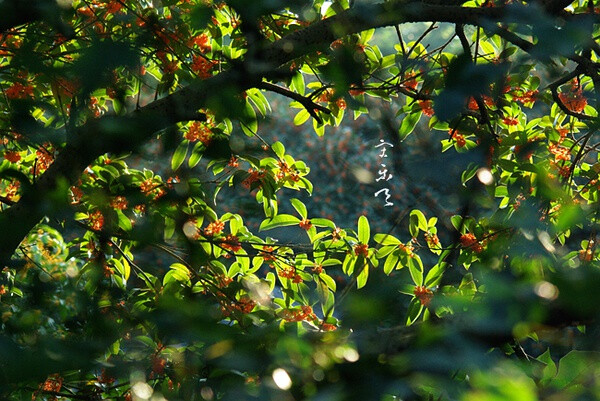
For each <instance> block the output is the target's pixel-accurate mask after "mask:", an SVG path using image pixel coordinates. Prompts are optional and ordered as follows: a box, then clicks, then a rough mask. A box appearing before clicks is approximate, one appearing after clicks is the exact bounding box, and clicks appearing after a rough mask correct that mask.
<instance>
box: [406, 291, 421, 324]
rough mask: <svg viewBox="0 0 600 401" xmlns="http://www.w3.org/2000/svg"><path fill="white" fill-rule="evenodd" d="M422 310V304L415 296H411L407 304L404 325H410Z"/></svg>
mask: <svg viewBox="0 0 600 401" xmlns="http://www.w3.org/2000/svg"><path fill="white" fill-rule="evenodd" d="M422 311H423V305H421V301H419V300H418V299H417V298H413V299H412V300H411V301H410V304H409V305H408V312H407V316H406V325H407V326H410V325H411V324H413V323H414V322H415V321H416V320H417V319H418V318H419V316H420V315H421V312H422Z"/></svg>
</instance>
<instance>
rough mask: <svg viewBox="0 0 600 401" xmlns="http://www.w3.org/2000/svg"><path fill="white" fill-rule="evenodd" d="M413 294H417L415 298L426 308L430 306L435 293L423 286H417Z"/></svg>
mask: <svg viewBox="0 0 600 401" xmlns="http://www.w3.org/2000/svg"><path fill="white" fill-rule="evenodd" d="M413 294H415V297H416V298H417V299H418V300H419V302H421V305H423V306H425V307H427V306H429V304H430V303H431V300H432V299H433V291H431V290H430V289H429V288H427V287H424V286H421V285H417V286H416V287H415V290H414V291H413Z"/></svg>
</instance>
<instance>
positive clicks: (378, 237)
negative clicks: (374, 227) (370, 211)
mask: <svg viewBox="0 0 600 401" xmlns="http://www.w3.org/2000/svg"><path fill="white" fill-rule="evenodd" d="M373 239H374V240H375V242H377V243H378V244H381V245H398V244H399V243H400V240H399V239H398V238H396V237H394V236H393V235H390V234H381V233H377V234H375V236H374V237H373Z"/></svg>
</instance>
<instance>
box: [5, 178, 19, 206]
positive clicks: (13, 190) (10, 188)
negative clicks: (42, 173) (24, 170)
mask: <svg viewBox="0 0 600 401" xmlns="http://www.w3.org/2000/svg"><path fill="white" fill-rule="evenodd" d="M20 186H21V182H20V181H16V180H15V181H13V182H11V183H10V184H8V185H7V186H6V198H7V199H8V200H12V201H14V200H16V199H15V197H16V196H17V192H18V191H19V187H20Z"/></svg>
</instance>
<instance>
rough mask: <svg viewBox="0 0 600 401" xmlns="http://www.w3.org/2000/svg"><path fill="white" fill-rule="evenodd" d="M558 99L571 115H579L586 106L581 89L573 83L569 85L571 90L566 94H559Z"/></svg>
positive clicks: (585, 99)
mask: <svg viewBox="0 0 600 401" xmlns="http://www.w3.org/2000/svg"><path fill="white" fill-rule="evenodd" d="M558 98H559V99H560V101H561V102H562V103H563V104H564V105H565V107H566V108H567V109H569V110H570V111H572V112H573V113H581V112H582V111H583V109H585V106H587V98H586V97H585V96H583V92H582V90H581V87H580V86H578V85H577V84H576V83H575V82H572V83H571V88H570V90H569V91H568V92H561V93H559V94H558Z"/></svg>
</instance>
